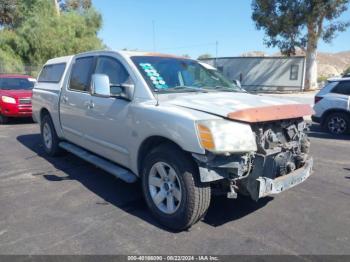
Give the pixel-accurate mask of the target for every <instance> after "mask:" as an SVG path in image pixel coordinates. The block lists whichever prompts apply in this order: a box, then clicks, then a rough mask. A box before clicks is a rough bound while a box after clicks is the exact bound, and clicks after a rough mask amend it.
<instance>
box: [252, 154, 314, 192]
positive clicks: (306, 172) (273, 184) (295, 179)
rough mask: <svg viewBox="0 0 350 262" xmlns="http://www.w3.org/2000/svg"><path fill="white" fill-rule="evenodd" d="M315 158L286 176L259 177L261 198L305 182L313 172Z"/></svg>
mask: <svg viewBox="0 0 350 262" xmlns="http://www.w3.org/2000/svg"><path fill="white" fill-rule="evenodd" d="M312 167H313V159H312V158H310V159H308V160H307V161H306V163H305V165H304V166H303V167H301V168H299V169H297V170H295V171H294V172H292V173H289V174H287V175H284V176H280V177H277V178H275V179H270V178H267V177H259V178H258V179H257V180H258V182H259V198H262V197H265V196H267V195H271V194H278V193H281V192H283V191H285V190H287V189H289V188H292V187H294V186H296V185H298V184H300V183H302V182H304V181H305V180H306V179H307V178H308V177H309V176H310V175H311V173H312Z"/></svg>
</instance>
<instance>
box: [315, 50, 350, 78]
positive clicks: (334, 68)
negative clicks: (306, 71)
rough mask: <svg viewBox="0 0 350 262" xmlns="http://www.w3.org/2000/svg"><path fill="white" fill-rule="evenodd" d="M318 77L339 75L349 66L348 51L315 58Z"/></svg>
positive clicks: (321, 54) (349, 54)
mask: <svg viewBox="0 0 350 262" xmlns="http://www.w3.org/2000/svg"><path fill="white" fill-rule="evenodd" d="M317 61H318V75H319V76H327V77H328V76H334V75H340V74H341V73H342V72H344V70H345V69H347V68H348V67H349V66H350V51H344V52H339V53H322V52H320V53H319V54H318V57H317Z"/></svg>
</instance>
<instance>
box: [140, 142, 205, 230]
mask: <svg viewBox="0 0 350 262" xmlns="http://www.w3.org/2000/svg"><path fill="white" fill-rule="evenodd" d="M142 188H143V193H144V196H145V199H146V202H147V205H148V207H149V208H150V210H151V212H152V214H153V215H154V216H155V218H156V219H157V220H158V221H159V222H160V223H161V224H163V225H164V226H166V227H168V228H170V229H173V230H183V229H186V228H188V227H190V226H192V225H193V224H194V223H196V222H197V221H198V220H200V219H201V218H202V217H203V216H204V215H205V213H206V211H207V209H208V207H209V204H210V198H211V193H210V186H209V185H208V184H203V183H201V182H200V180H199V176H198V168H197V167H196V165H195V163H194V162H193V161H192V159H191V158H190V156H189V155H187V154H186V153H185V152H183V151H182V150H181V149H179V148H178V147H176V146H174V145H171V144H163V145H161V146H159V147H158V148H156V149H155V150H153V151H151V153H149V154H148V156H146V159H145V160H144V165H143V176H142Z"/></svg>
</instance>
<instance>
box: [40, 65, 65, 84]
mask: <svg viewBox="0 0 350 262" xmlns="http://www.w3.org/2000/svg"><path fill="white" fill-rule="evenodd" d="M65 68H66V64H65V63H60V64H51V65H46V66H44V67H43V69H42V70H41V73H40V76H39V79H38V82H48V83H58V82H60V81H61V78H62V75H63V73H64V70H65Z"/></svg>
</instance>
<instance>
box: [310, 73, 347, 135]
mask: <svg viewBox="0 0 350 262" xmlns="http://www.w3.org/2000/svg"><path fill="white" fill-rule="evenodd" d="M314 110H315V114H314V115H313V116H312V120H313V121H314V122H316V123H320V124H321V126H322V127H324V128H326V129H327V130H328V131H329V132H330V133H332V134H345V133H349V132H350V77H347V78H337V79H329V80H328V83H327V84H326V85H325V87H324V88H323V89H322V90H320V92H318V93H317V94H316V96H315V106H314Z"/></svg>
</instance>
